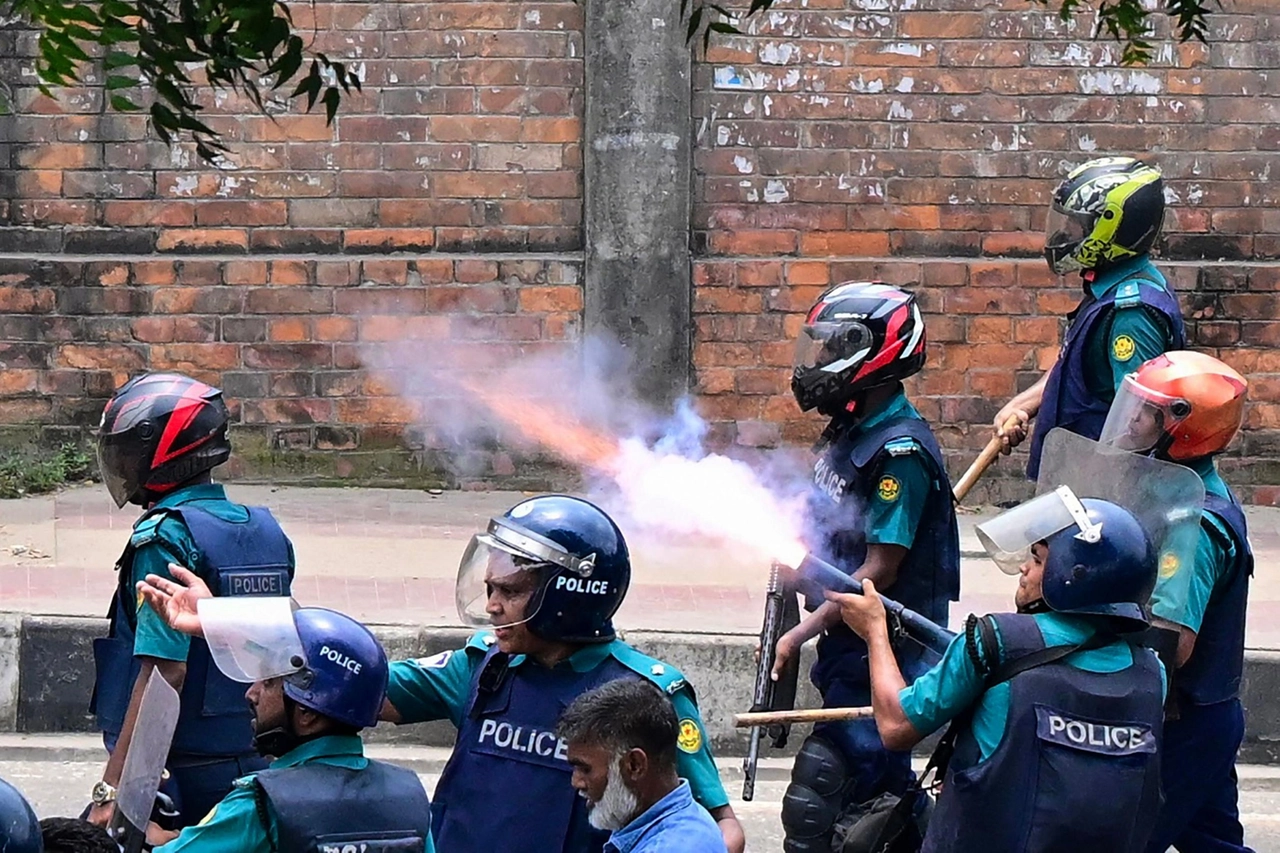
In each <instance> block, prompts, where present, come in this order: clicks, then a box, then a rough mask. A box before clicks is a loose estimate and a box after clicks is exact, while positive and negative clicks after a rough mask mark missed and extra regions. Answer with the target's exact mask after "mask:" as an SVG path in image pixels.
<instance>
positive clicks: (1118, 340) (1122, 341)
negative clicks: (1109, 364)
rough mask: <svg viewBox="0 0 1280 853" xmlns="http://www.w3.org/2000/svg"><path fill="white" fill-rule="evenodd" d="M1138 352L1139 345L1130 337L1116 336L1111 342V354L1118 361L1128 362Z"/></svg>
mask: <svg viewBox="0 0 1280 853" xmlns="http://www.w3.org/2000/svg"><path fill="white" fill-rule="evenodd" d="M1137 351H1138V345H1137V344H1136V343H1134V341H1133V338H1131V337H1129V336H1128V335H1116V337H1115V340H1113V341H1112V342H1111V354H1112V355H1113V356H1115V359H1116V361H1128V360H1129V359H1131V358H1133V354H1134V353H1135V352H1137Z"/></svg>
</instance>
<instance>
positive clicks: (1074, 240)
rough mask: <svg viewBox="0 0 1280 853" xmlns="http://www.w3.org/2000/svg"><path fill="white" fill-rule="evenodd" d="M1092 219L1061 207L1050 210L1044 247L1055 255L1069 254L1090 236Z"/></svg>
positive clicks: (1045, 228)
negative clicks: (1090, 221)
mask: <svg viewBox="0 0 1280 853" xmlns="http://www.w3.org/2000/svg"><path fill="white" fill-rule="evenodd" d="M1089 220H1090V217H1089V216H1087V215H1085V214H1081V213H1069V212H1067V211H1066V210H1064V209H1063V208H1062V207H1061V206H1060V205H1057V204H1055V205H1053V207H1051V208H1049V216H1048V218H1047V219H1046V220H1045V226H1044V247H1045V250H1046V251H1049V252H1053V253H1054V254H1059V255H1061V254H1067V253H1068V252H1069V251H1070V250H1071V249H1072V248H1074V247H1075V246H1078V245H1079V244H1080V243H1081V241H1083V240H1084V238H1085V237H1087V236H1088V235H1089V232H1090V230H1091V229H1090V228H1089Z"/></svg>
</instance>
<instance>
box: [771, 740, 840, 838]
mask: <svg viewBox="0 0 1280 853" xmlns="http://www.w3.org/2000/svg"><path fill="white" fill-rule="evenodd" d="M848 782H849V770H848V767H847V765H846V764H845V761H844V758H843V756H841V755H840V753H839V752H838V751H837V750H836V749H835V747H833V746H832V745H831V744H830V743H829V742H827V741H825V740H823V739H822V738H817V737H809V738H806V739H805V742H804V743H803V744H802V745H801V746H800V751H799V752H798V753H797V754H796V760H795V764H793V765H792V767H791V784H790V785H788V786H787V792H786V793H785V794H784V795H783V796H782V828H783V830H784V831H785V832H786V836H787V838H786V840H787V846H785V847H784V849H785V850H786V853H809V851H810V850H811V849H812V850H825V849H827V848H829V846H830V834H831V829H832V827H833V826H835V822H836V818H838V817H839V816H840V809H841V807H842V806H843V805H844V794H845V790H846V788H847V787H848ZM815 845H816V846H815Z"/></svg>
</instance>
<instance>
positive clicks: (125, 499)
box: [98, 373, 231, 507]
mask: <svg viewBox="0 0 1280 853" xmlns="http://www.w3.org/2000/svg"><path fill="white" fill-rule="evenodd" d="M227 421H228V414H227V406H226V404H225V403H223V401H222V392H221V391H219V390H218V389H217V388H214V387H212V386H210V385H206V384H204V383H203V382H198V381H196V380H195V379H192V378H191V377H189V376H183V375H182V374H179V373H147V374H144V375H142V376H138V377H136V378H134V379H131V380H129V381H128V382H126V383H125V384H124V385H123V386H121V388H120V390H118V391H116V393H115V396H113V397H112V398H111V400H110V401H108V402H107V406H106V408H105V409H103V411H102V422H101V424H99V426H98V467H99V468H100V469H101V471H102V479H103V482H104V483H106V486H107V491H108V492H110V493H111V498H112V500H114V501H115V502H116V506H118V507H122V506H124V505H125V504H127V503H134V504H138V505H139V506H146V505H147V504H148V503H150V502H151V500H152V499H154V497H155V496H157V495H163V494H165V493H166V492H169V491H172V490H173V489H174V488H175V487H177V486H179V485H181V484H182V483H185V482H186V481H188V480H190V479H191V478H192V477H195V476H196V475H198V474H201V473H203V472H205V471H209V470H211V469H213V468H215V467H217V466H218V465H221V464H222V463H223V462H226V461H227V459H228V457H230V456H231V443H230V442H229V441H228V440H227Z"/></svg>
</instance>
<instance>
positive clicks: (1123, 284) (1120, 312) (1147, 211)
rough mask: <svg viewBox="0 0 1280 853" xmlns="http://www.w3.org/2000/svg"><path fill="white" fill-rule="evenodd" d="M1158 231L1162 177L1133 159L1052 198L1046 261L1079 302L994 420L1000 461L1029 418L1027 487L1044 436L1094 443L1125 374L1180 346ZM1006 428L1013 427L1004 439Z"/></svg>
mask: <svg viewBox="0 0 1280 853" xmlns="http://www.w3.org/2000/svg"><path fill="white" fill-rule="evenodd" d="M1163 222H1164V181H1163V179H1162V177H1161V174H1160V171H1159V170H1158V169H1157V168H1155V167H1154V166H1150V165H1148V164H1146V163H1143V162H1142V161H1140V160H1136V159H1134V158H1132V157H1102V158H1099V159H1097V160H1090V161H1089V162H1087V163H1085V164H1083V165H1081V166H1079V167H1077V168H1076V169H1075V170H1073V171H1072V172H1071V173H1069V174H1068V175H1067V177H1066V180H1064V181H1062V183H1061V184H1059V185H1058V188H1057V190H1055V191H1054V194H1053V203H1052V207H1051V209H1050V211H1049V217H1048V222H1047V225H1046V231H1045V233H1046V237H1045V247H1044V253H1045V259H1046V260H1047V261H1048V262H1049V266H1050V267H1051V268H1052V269H1053V271H1054V272H1056V273H1058V274H1059V275H1068V274H1070V273H1073V272H1078V273H1079V274H1080V278H1081V282H1082V284H1083V285H1084V299H1083V300H1082V301H1081V302H1080V304H1079V305H1078V306H1077V307H1076V309H1075V310H1074V311H1072V312H1071V314H1069V315H1068V317H1067V320H1068V326H1067V332H1066V337H1065V338H1064V339H1063V342H1062V349H1061V351H1060V352H1059V355H1058V360H1057V363H1056V364H1054V366H1053V367H1052V368H1051V369H1050V370H1049V371H1048V372H1047V373H1045V374H1044V375H1043V376H1041V377H1040V379H1039V381H1037V382H1036V383H1035V384H1034V385H1032V386H1031V387H1030V388H1028V389H1027V390H1025V391H1023V392H1022V393H1020V394H1018V395H1017V396H1016V397H1014V398H1013V399H1012V400H1010V401H1009V402H1008V403H1007V404H1006V405H1005V406H1004V407H1003V408H1002V409H1001V410H1000V412H999V413H998V414H997V415H996V418H995V429H996V433H997V435H1001V436H1002V437H1003V438H1004V439H1005V451H1006V452H1008V451H1009V450H1010V449H1011V448H1012V447H1014V446H1016V445H1017V444H1019V443H1021V442H1022V440H1023V439H1024V438H1025V437H1026V435H1027V431H1028V426H1027V425H1028V422H1029V421H1030V420H1031V419H1032V418H1035V421H1036V424H1035V433H1034V435H1033V436H1032V440H1031V458H1030V461H1029V462H1028V465H1027V476H1028V477H1030V478H1031V479H1033V480H1034V479H1036V477H1037V475H1038V473H1039V468H1040V455H1041V452H1042V448H1043V443H1044V439H1045V436H1046V435H1048V433H1049V431H1050V430H1052V429H1053V428H1054V427H1064V428H1066V429H1068V430H1070V431H1072V432H1074V433H1077V434H1079V435H1083V436H1085V437H1086V438H1090V439H1096V438H1097V437H1098V434H1099V433H1100V432H1101V430H1102V423H1103V421H1104V420H1106V417H1107V409H1108V407H1109V406H1110V405H1111V401H1112V400H1113V399H1114V398H1115V395H1116V391H1117V390H1118V389H1119V387H1120V382H1121V380H1122V379H1124V377H1125V374H1127V373H1131V372H1133V371H1134V370H1136V369H1137V367H1138V365H1140V364H1142V363H1143V362H1144V361H1146V360H1147V359H1150V358H1154V357H1155V356H1157V355H1159V354H1160V353H1162V352H1165V351H1167V350H1174V349H1181V348H1182V347H1184V346H1186V331H1185V329H1184V327H1183V323H1182V310H1181V308H1180V307H1179V305H1178V298H1177V295H1176V294H1175V293H1174V291H1173V287H1172V285H1170V284H1169V282H1168V281H1167V280H1166V279H1165V277H1164V276H1163V275H1162V274H1161V273H1160V271H1159V270H1157V269H1156V268H1155V266H1154V265H1153V264H1152V263H1151V258H1150V255H1149V252H1150V251H1151V247H1152V246H1153V245H1154V244H1155V241H1156V238H1157V237H1158V236H1159V235H1160V228H1161V225H1162V224H1163ZM1011 418H1016V419H1017V423H1016V425H1015V426H1014V427H1012V428H1011V429H1010V430H1008V431H1007V432H1006V431H1005V430H1004V426H1005V424H1006V423H1007V422H1008V421H1009V420H1010V419H1011Z"/></svg>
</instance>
